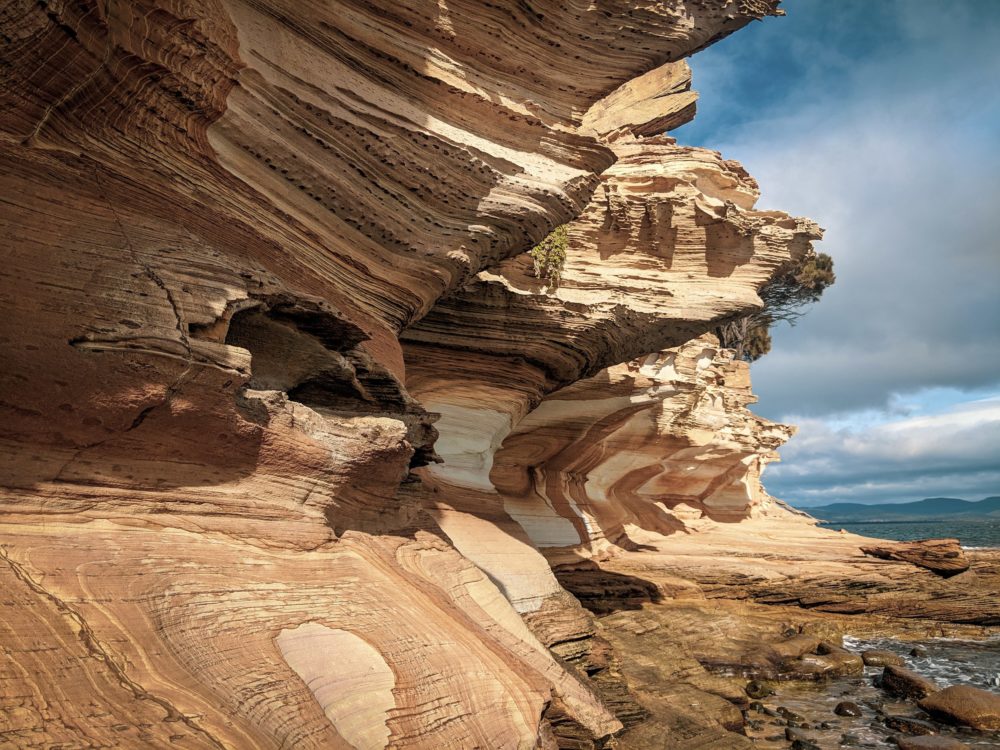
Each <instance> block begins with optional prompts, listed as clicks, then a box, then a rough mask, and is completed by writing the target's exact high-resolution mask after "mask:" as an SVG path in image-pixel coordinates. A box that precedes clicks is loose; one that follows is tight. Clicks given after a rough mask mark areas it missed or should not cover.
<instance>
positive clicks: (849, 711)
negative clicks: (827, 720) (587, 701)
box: [833, 701, 862, 716]
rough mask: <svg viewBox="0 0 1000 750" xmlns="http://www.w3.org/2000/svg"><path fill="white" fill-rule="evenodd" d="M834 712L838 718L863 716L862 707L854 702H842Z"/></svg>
mask: <svg viewBox="0 0 1000 750" xmlns="http://www.w3.org/2000/svg"><path fill="white" fill-rule="evenodd" d="M833 712H834V713H835V714H837V716H861V714H862V711H861V706H859V705H858V704H857V703H854V702H853V701H841V702H840V703H838V704H837V706H836V708H834V709H833Z"/></svg>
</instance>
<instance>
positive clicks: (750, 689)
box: [743, 680, 774, 698]
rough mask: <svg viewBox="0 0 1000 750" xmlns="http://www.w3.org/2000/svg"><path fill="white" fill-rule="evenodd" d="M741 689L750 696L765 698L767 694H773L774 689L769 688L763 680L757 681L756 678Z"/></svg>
mask: <svg viewBox="0 0 1000 750" xmlns="http://www.w3.org/2000/svg"><path fill="white" fill-rule="evenodd" d="M743 691H744V692H745V693H746V694H747V696H748V697H750V698H766V697H767V696H769V695H773V694H774V691H773V690H771V688H769V687H768V686H767V685H765V684H764V683H763V682H758V681H757V680H750V682H748V683H747V686H746V687H745V688H743Z"/></svg>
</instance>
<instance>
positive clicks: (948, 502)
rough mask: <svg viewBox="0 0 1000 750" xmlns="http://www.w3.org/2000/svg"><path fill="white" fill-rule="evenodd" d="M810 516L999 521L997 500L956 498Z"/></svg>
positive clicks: (824, 509) (838, 508) (836, 507)
mask: <svg viewBox="0 0 1000 750" xmlns="http://www.w3.org/2000/svg"><path fill="white" fill-rule="evenodd" d="M805 510H806V512H807V513H809V515H811V516H813V517H814V518H819V519H821V520H823V521H829V522H830V523H858V522H859V521H869V522H877V521H886V522H892V521H940V520H942V519H944V518H961V519H965V520H973V519H976V518H996V519H1000V497H988V498H986V499H985V500H980V501H978V502H977V501H975V500H959V499H958V498H955V497H929V498H927V499H926V500H917V501H916V502H912V503H897V504H892V505H862V504H861V503H833V504H832V505H820V506H819V507H816V508H806V509H805Z"/></svg>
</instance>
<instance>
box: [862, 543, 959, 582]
mask: <svg viewBox="0 0 1000 750" xmlns="http://www.w3.org/2000/svg"><path fill="white" fill-rule="evenodd" d="M861 551H862V552H864V553H865V554H866V555H869V556H871V557H878V558H880V559H882V560H899V561H901V562H908V563H913V564H914V565H918V566H920V567H921V568H927V569H928V570H930V571H931V572H933V573H937V574H938V575H939V576H943V577H944V578H949V577H951V576H953V575H957V574H959V573H962V572H964V571H966V570H968V569H969V560H968V559H967V558H966V557H965V553H964V552H963V551H962V546H961V544H959V541H958V540H957V539H921V540H918V541H915V542H896V543H893V542H886V543H884V544H878V545H871V546H869V547H862V548H861Z"/></svg>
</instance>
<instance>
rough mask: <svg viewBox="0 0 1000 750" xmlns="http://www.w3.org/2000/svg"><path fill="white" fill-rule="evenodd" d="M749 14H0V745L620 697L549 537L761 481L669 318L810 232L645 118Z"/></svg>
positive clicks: (495, 734) (645, 516) (436, 739)
mask: <svg viewBox="0 0 1000 750" xmlns="http://www.w3.org/2000/svg"><path fill="white" fill-rule="evenodd" d="M776 5H777V2H776V0H741V1H740V2H736V1H735V0H671V1H669V2H655V3H645V4H637V3H634V2H627V1H626V0H608V2H602V3H592V2H577V1H576V0H573V1H572V2H550V1H548V0H546V1H544V2H543V1H541V0H539V1H538V2H536V1H534V0H533V1H532V2H530V3H528V2H519V3H500V4H489V3H481V2H473V1H471V0H469V1H468V2H460V1H458V0H426V1H422V2H413V3H395V2H354V1H353V0H337V2H323V3H320V2H300V1H298V0H297V1H296V2H290V1H287V2H285V1H283V0H271V1H269V2H260V1H258V0H205V1H204V2H196V1H195V0H142V1H140V2H129V3H124V2H117V1H115V2H98V1H97V0H81V1H80V2H46V3H32V2H27V0H16V1H15V2H13V3H9V4H8V5H7V6H6V7H4V8H3V9H0V29H2V30H3V36H2V37H0V43H2V46H0V70H2V72H3V84H2V85H0V104H2V107H0V162H2V168H0V188H2V189H0V196H2V197H0V201H2V205H3V209H2V211H0V233H2V237H3V240H4V250H5V253H4V264H3V268H2V269H0V295H2V299H3V301H4V312H5V314H4V316H3V320H2V322H0V327H2V330H0V344H2V346H3V348H4V359H3V366H2V368H0V410H2V417H3V418H2V420H0V444H2V451H0V459H2V464H0V484H2V487H3V507H2V510H3V517H2V519H0V520H2V532H0V533H2V542H0V543H2V558H3V559H2V560H0V575H2V576H3V578H4V584H3V591H4V592H5V599H4V601H3V602H2V603H0V606H2V607H3V609H4V614H3V617H2V618H0V623H2V624H0V644H2V646H3V649H4V654H5V657H6V661H5V662H4V664H3V666H2V667H0V669H2V672H0V677H2V683H0V684H2V689H0V709H2V713H0V717H2V718H0V722H2V723H0V747H35V746H39V747H42V746H52V745H56V744H60V743H61V744H63V745H66V746H79V745H83V744H88V743H89V744H91V745H98V744H99V745H101V746H108V747H114V746H120V747H136V746H144V747H168V746H169V747H216V748H218V747H233V748H236V747H239V748H250V747H261V748H270V747H296V748H309V747H323V748H327V747H349V746H356V747H369V746H379V747H381V746H384V745H385V746H392V747H452V748H467V747H490V748H494V747H495V748H500V747H534V746H539V747H556V746H563V747H593V746H602V745H606V744H607V743H608V742H609V738H610V737H611V736H613V735H614V734H616V733H618V732H620V731H621V730H622V727H623V725H627V726H634V725H636V724H637V723H638V722H641V720H642V719H643V717H644V716H645V715H646V709H644V708H643V707H642V706H641V705H640V702H637V700H636V698H635V696H634V695H632V693H631V692H630V690H629V688H628V685H627V681H626V680H625V679H624V678H623V676H622V670H621V663H620V660H619V657H618V656H617V655H616V654H615V652H614V650H613V649H612V647H611V646H610V644H609V643H608V642H607V641H605V640H603V639H602V638H601V637H600V635H599V633H598V629H597V628H596V627H595V623H594V621H593V618H592V617H591V615H590V614H589V613H588V612H586V611H585V610H584V609H583V608H582V607H581V606H580V604H579V602H578V601H577V600H576V599H575V598H574V597H572V596H571V595H570V594H569V593H567V591H566V590H565V589H564V588H563V586H562V585H561V584H560V581H559V579H557V578H556V576H555V574H554V573H553V570H552V568H551V564H552V563H553V562H560V563H565V561H566V556H571V557H572V559H577V558H578V557H579V556H590V555H594V554H595V553H599V554H605V553H608V552H609V551H614V549H616V547H615V545H621V546H624V547H630V546H634V545H635V544H639V543H643V542H644V540H645V541H648V540H649V539H652V538H654V537H656V538H658V539H661V538H662V537H663V535H664V534H667V533H668V532H671V531H673V530H676V529H683V530H685V531H690V530H692V529H696V528H697V527H698V526H699V520H698V519H701V520H702V521H704V522H708V521H711V520H712V519H715V520H720V519H721V520H730V521H731V520H737V519H740V518H744V517H746V516H752V515H754V513H755V512H757V509H760V508H761V507H763V506H764V505H766V504H767V503H768V499H767V497H766V495H764V494H763V492H762V490H761V489H760V487H759V484H758V482H757V480H758V478H759V471H760V468H761V467H762V465H763V464H764V463H765V462H766V461H767V460H770V458H772V451H773V449H774V447H775V446H776V445H777V444H778V443H779V442H780V441H781V440H782V439H783V438H784V437H785V436H786V432H785V430H784V428H782V427H780V426H771V425H767V424H765V423H763V422H762V421H761V420H758V419H756V418H755V417H752V415H750V414H749V413H748V412H746V409H745V406H746V404H747V403H748V402H749V401H750V400H751V396H750V393H749V384H748V382H747V379H746V371H745V367H744V366H742V365H739V364H734V363H732V362H731V361H729V359H728V357H727V355H725V354H724V353H722V352H719V351H718V350H717V347H716V346H715V344H714V343H713V342H712V341H711V340H709V339H703V340H698V341H694V342H692V339H695V338H696V337H698V336H700V335H701V334H703V333H705V332H706V331H709V330H711V329H712V328H713V327H714V326H715V325H716V324H717V323H718V322H720V321H722V320H725V319H726V318H728V317H730V316H733V315H738V314H740V313H743V312H745V311H747V310H749V309H751V308H753V307H754V306H756V305H758V304H759V299H758V297H757V290H758V289H759V287H760V286H761V285H762V284H763V283H765V282H766V281H767V280H768V279H769V278H770V277H771V276H772V275H773V274H774V273H775V271H777V270H778V269H779V268H781V267H782V266H783V265H784V264H787V263H788V262H790V261H792V260H794V259H796V258H797V257H799V256H800V254H801V253H803V252H805V251H806V249H807V247H808V245H809V242H810V241H811V240H814V239H816V238H817V237H818V236H819V232H818V229H817V228H816V226H815V225H814V224H812V223H811V222H808V221H806V220H801V219H792V218H789V217H788V216H786V215H784V214H780V213H777V212H762V211H755V210H754V209H753V204H754V201H755V199H756V195H757V189H756V185H755V183H754V182H753V180H752V179H751V178H750V177H749V176H748V175H747V174H746V173H745V172H744V171H743V170H742V168H741V167H740V166H739V165H738V164H735V163H734V162H729V161H725V160H723V159H722V158H721V157H720V156H719V155H718V154H716V153H714V152H711V151H706V150H703V149H691V148H684V147H681V146H677V145H676V144H675V143H673V141H672V140H671V139H670V138H667V137H664V136H661V135H654V134H655V133H658V132H660V131H662V129H664V128H666V127H673V126H676V125H677V124H680V123H681V122H683V121H685V120H686V119H688V118H690V117H691V116H692V114H693V105H694V95H693V94H692V92H691V91H690V76H689V71H688V70H687V68H686V65H684V64H683V63H680V62H678V61H679V60H681V59H682V58H683V57H685V56H687V55H689V54H691V53H692V52H694V51H696V50H697V49H700V48H701V47H704V46H705V45H707V44H710V43H712V42H713V41H715V40H717V39H719V38H721V37H722V36H725V35H726V34H728V33H730V32H732V31H735V30H736V29H738V28H740V27H741V26H743V25H745V24H746V23H748V22H749V21H751V20H753V19H754V18H760V17H762V16H764V15H767V14H772V13H776V12H777V11H776V9H775V6H776ZM562 223H567V224H568V234H569V238H570V248H569V253H568V257H567V260H566V264H565V268H564V269H563V273H562V279H561V283H560V284H559V286H558V287H552V286H551V285H547V284H546V283H545V282H544V280H541V279H539V278H536V277H535V276H534V274H533V273H532V272H531V264H530V261H529V260H528V259H527V257H526V255H525V253H526V251H527V250H528V249H529V248H530V247H531V246H532V245H533V244H534V243H535V242H537V241H538V240H540V239H541V238H542V237H544V236H545V235H546V234H547V233H548V232H549V231H550V230H551V229H552V228H553V227H554V226H557V225H559V224H562ZM689 342H690V343H689ZM650 352H653V354H650ZM622 363H629V364H622ZM560 389H561V390H560ZM540 550H544V551H545V552H546V555H548V556H549V558H550V559H547V558H546V556H545V555H543V554H542V553H541V552H540ZM560 556H562V557H560ZM560 575H561V576H563V577H564V579H565V575H567V574H566V571H565V570H563V571H562V572H561V573H560ZM620 578H625V577H620ZM618 584H620V585H622V586H626V587H627V586H633V587H635V588H636V589H637V590H638V591H639V592H640V593H642V592H644V591H646V589H645V588H644V587H643V582H642V581H641V580H640V579H630V580H627V581H624V582H623V581H621V580H619V581H618ZM647 593H648V592H647ZM650 595H652V594H650ZM640 598H641V597H640Z"/></svg>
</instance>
